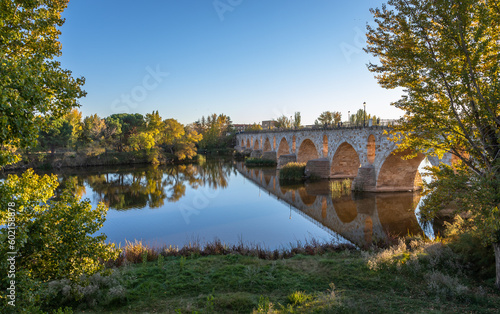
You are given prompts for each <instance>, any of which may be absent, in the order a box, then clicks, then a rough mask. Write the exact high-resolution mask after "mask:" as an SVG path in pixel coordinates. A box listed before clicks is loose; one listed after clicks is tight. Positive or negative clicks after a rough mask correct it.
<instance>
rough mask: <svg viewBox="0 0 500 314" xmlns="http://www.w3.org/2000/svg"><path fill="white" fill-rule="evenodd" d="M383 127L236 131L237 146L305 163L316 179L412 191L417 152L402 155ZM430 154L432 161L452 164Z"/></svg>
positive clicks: (370, 188)
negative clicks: (330, 179)
mask: <svg viewBox="0 0 500 314" xmlns="http://www.w3.org/2000/svg"><path fill="white" fill-rule="evenodd" d="M387 130H388V128H387V127H381V126H373V127H350V128H337V129H297V130H286V131H273V130H270V131H259V132H244V133H240V134H237V135H236V143H237V146H236V150H238V151H246V152H247V153H250V154H251V156H253V157H262V158H264V159H271V160H276V161H277V163H278V168H280V167H282V166H283V165H285V164H287V163H289V162H293V161H297V162H305V163H307V166H306V173H307V174H309V175H314V176H317V177H320V178H352V179H354V181H353V185H352V187H353V189H357V190H363V191H371V192H393V191H414V190H417V189H419V188H420V186H421V177H420V174H419V173H418V167H419V166H420V164H421V162H422V161H423V159H424V158H425V155H424V154H422V153H419V154H417V156H416V157H414V158H412V159H403V158H402V157H403V156H405V155H407V153H406V152H395V149H396V143H394V142H393V141H390V140H389V138H388V134H387V133H386V132H384V131H387ZM451 158H452V156H451V154H446V155H445V156H444V157H443V159H441V160H440V159H437V158H436V157H429V158H428V159H429V161H430V163H431V164H433V165H436V164H438V163H439V162H445V163H447V164H450V163H451Z"/></svg>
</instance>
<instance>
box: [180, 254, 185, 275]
mask: <svg viewBox="0 0 500 314" xmlns="http://www.w3.org/2000/svg"><path fill="white" fill-rule="evenodd" d="M185 264H186V257H184V256H181V259H180V260H179V268H180V269H181V271H182V270H184V265H185Z"/></svg>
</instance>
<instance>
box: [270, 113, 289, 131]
mask: <svg viewBox="0 0 500 314" xmlns="http://www.w3.org/2000/svg"><path fill="white" fill-rule="evenodd" d="M292 125H293V122H292V120H290V119H289V118H287V117H286V116H285V115H282V116H281V117H279V118H278V119H276V122H275V124H274V126H275V127H276V128H278V129H291V128H292Z"/></svg>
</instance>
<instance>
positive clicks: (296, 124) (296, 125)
mask: <svg viewBox="0 0 500 314" xmlns="http://www.w3.org/2000/svg"><path fill="white" fill-rule="evenodd" d="M301 120H302V117H301V116H300V112H296V113H295V114H294V117H293V127H294V128H296V129H298V128H300V126H301V124H300V122H301Z"/></svg>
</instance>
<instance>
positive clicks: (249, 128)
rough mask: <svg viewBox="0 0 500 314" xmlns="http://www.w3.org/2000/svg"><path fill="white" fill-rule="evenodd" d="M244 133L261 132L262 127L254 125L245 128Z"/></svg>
mask: <svg viewBox="0 0 500 314" xmlns="http://www.w3.org/2000/svg"><path fill="white" fill-rule="evenodd" d="M246 131H262V126H261V125H260V124H257V123H254V124H252V125H251V126H249V127H248V128H246Z"/></svg>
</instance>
